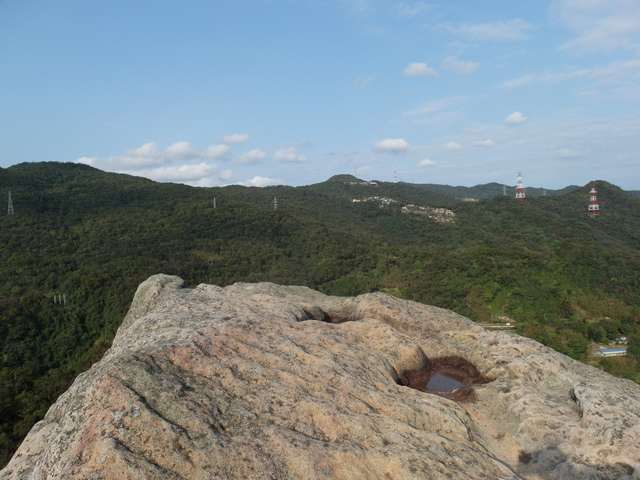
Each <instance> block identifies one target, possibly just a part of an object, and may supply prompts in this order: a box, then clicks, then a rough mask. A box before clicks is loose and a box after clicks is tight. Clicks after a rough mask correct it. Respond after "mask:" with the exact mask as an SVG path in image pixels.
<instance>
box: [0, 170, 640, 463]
mask: <svg viewBox="0 0 640 480" xmlns="http://www.w3.org/2000/svg"><path fill="white" fill-rule="evenodd" d="M596 184H597V188H598V199H599V202H600V208H601V214H600V215H598V216H596V217H592V216H589V215H588V214H587V203H588V199H589V189H590V187H589V185H585V186H582V187H566V189H563V191H557V192H554V193H553V194H551V193H550V192H548V194H547V195H539V196H535V195H531V196H529V195H528V199H527V201H525V202H522V201H518V200H515V199H514V198H512V197H510V196H504V195H502V193H501V192H502V186H500V185H498V184H488V185H489V187H487V186H478V188H477V189H476V193H475V194H477V195H479V193H477V192H481V191H482V192H489V191H495V189H496V188H497V189H499V190H500V192H499V193H498V194H497V196H495V195H494V196H488V197H483V198H481V199H480V200H479V201H473V202H470V201H463V200H462V199H461V198H462V197H466V196H467V193H468V192H467V191H459V192H462V193H463V194H464V195H459V196H458V195H453V194H451V193H447V192H446V191H445V190H446V189H443V191H434V190H432V189H429V188H426V186H425V185H412V184H406V183H389V182H379V181H373V182H367V181H363V180H360V179H357V178H356V177H353V176H350V175H337V176H334V177H332V178H330V179H328V180H327V181H325V182H322V183H318V184H314V185H309V186H304V187H289V186H274V187H265V188H256V187H242V186H237V185H236V186H227V187H216V188H201V187H189V186H186V185H181V184H169V183H156V182H153V181H151V180H147V179H144V178H139V177H132V176H128V175H122V174H114V173H107V172H103V171H100V170H97V169H95V168H92V167H89V166H86V165H79V164H72V163H47V162H45V163H29V164H20V165H16V166H13V167H10V168H7V169H0V185H1V186H3V187H4V192H3V194H4V195H6V191H7V190H11V192H12V199H13V205H14V211H15V213H14V214H13V215H2V216H1V220H0V222H1V227H2V228H0V236H1V240H2V241H1V242H0V252H1V257H0V258H1V260H2V261H1V262H0V278H1V279H3V280H2V281H1V282H0V412H2V415H0V419H1V420H0V461H1V462H3V463H4V462H6V461H7V460H8V458H9V455H10V454H11V452H12V451H13V450H14V449H15V448H16V446H17V444H18V443H19V442H20V441H21V439H22V438H23V437H24V435H26V433H27V432H28V430H29V429H30V428H31V426H32V425H33V423H34V422H36V421H37V420H38V419H39V418H41V417H42V416H43V415H44V413H45V412H46V410H47V408H48V407H49V406H50V405H51V403H52V402H53V401H55V399H56V397H57V396H58V395H59V394H60V393H62V392H63V391H64V390H65V389H66V388H67V387H68V385H69V384H70V382H71V381H72V379H73V378H74V376H75V375H77V374H78V373H80V372H82V371H84V370H86V369H87V368H88V367H89V366H90V365H91V364H92V363H93V362H95V361H96V360H98V359H99V358H100V357H101V355H102V354H103V352H104V351H105V350H106V348H108V346H109V345H110V342H111V339H112V338H113V335H114V334H115V331H116V329H117V328H118V326H119V324H120V322H121V321H122V319H123V317H124V315H125V313H126V311H127V308H128V305H129V302H130V301H131V298H132V296H133V293H134V292H135V288H136V287H137V286H138V284H139V283H141V282H142V281H143V280H145V279H146V278H147V277H149V276H150V275H153V274H155V273H167V274H175V275H179V276H181V277H182V278H183V279H184V280H185V282H186V283H187V285H190V286H195V285H197V284H199V283H211V284H216V285H221V286H225V285H229V284H231V283H234V282H238V281H243V282H257V281H271V282H274V283H280V284H295V285H306V286H309V287H311V288H314V289H318V290H320V291H323V292H325V293H328V294H335V295H356V294H360V293H365V292H369V291H378V290H379V291H384V292H388V293H391V294H394V295H397V296H400V297H403V298H409V299H412V300H416V301H420V302H424V303H428V304H433V305H437V306H441V307H445V308H450V309H453V310H454V311H457V312H458V313H461V314H463V315H465V316H468V317H470V318H472V319H474V320H476V321H480V322H492V321H494V320H495V319H496V318H498V317H508V318H511V319H514V320H515V321H517V322H518V327H517V331H518V332H519V333H522V334H524V335H527V336H530V337H532V338H535V339H537V340H539V341H542V342H543V343H545V344H547V345H549V346H551V347H552V348H555V349H556V350H559V351H561V352H563V353H566V354H568V355H571V356H573V357H574V358H578V359H581V360H583V361H589V362H594V360H593V359H592V358H591V357H589V356H588V351H587V350H588V347H589V344H590V343H591V342H594V341H595V342H600V343H606V342H608V341H610V340H615V338H617V337H618V336H620V335H623V334H624V335H627V336H628V337H629V338H630V339H631V342H632V343H631V344H630V351H631V352H632V353H633V352H634V351H636V345H637V343H634V342H636V340H635V339H636V337H637V336H638V335H640V331H639V319H640V279H639V276H638V272H639V271H640V233H639V232H640V209H639V208H638V207H640V199H639V198H637V197H636V196H634V195H632V194H630V193H628V192H625V191H623V190H621V189H620V188H618V187H616V186H615V185H612V184H610V183H608V182H605V181H600V180H598V181H596ZM449 188H459V187H449ZM463 188H466V187H463ZM474 188H475V187H474ZM450 192H451V191H450ZM527 192H529V189H528V190H527ZM486 195H489V193H486ZM5 198H6V197H5ZM599 365H600V366H601V367H602V368H606V369H608V370H609V371H611V372H612V373H615V374H618V375H624V376H627V377H629V378H632V379H635V380H636V381H638V380H640V377H639V376H638V364H637V361H636V359H635V357H634V356H633V355H632V356H630V357H628V358H624V359H618V360H615V361H614V359H605V360H603V361H601V362H599Z"/></svg>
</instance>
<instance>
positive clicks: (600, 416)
mask: <svg viewBox="0 0 640 480" xmlns="http://www.w3.org/2000/svg"><path fill="white" fill-rule="evenodd" d="M332 322H333V323H332ZM452 355H455V356H461V357H464V358H465V359H467V360H468V361H469V362H471V363H472V364H474V365H475V366H476V367H477V369H478V370H479V371H480V372H481V373H482V375H485V376H487V377H491V378H495V380H494V381H492V382H490V383H485V384H482V385H476V386H474V389H475V398H476V401H474V402H458V401H455V400H451V399H448V398H443V397H441V396H438V395H434V394H431V393H426V392H422V391H418V390H415V389H412V388H408V387H407V386H403V384H406V382H405V381H404V372H407V371H411V370H416V369H420V368H424V367H425V365H429V362H430V359H434V358H437V357H444V356H452ZM134 478H142V479H149V480H154V479H158V480H160V479H162V480H173V479H176V480H178V479H181V480H182V479H196V480H199V479H202V480H205V479H206V480H214V479H220V480H223V479H224V480H228V479H256V480H258V479H262V480H268V479H274V480H275V479H277V480H294V479H305V480H316V479H317V480H320V479H322V480H325V479H326V480H329V479H344V480H347V479H349V480H351V479H358V480H360V479H363V480H367V479H372V480H373V479H376V480H377V479H394V480H411V479H503V480H507V479H532V480H546V479H557V480H560V479H562V480H573V479H580V480H590V479H594V480H595V479H607V480H608V479H611V480H613V479H619V480H631V479H636V480H638V479H640V385H637V384H634V383H632V382H630V381H627V380H622V379H618V378H615V377H612V376H610V375H608V374H606V373H603V372H601V371H599V370H597V369H594V368H592V367H589V366H586V365H583V364H581V363H579V362H576V361H574V360H572V359H570V358H568V357H566V356H563V355H561V354H559V353H557V352H555V351H553V350H551V349H549V348H546V347H544V346H543V345H540V344H539V343H536V342H534V341H532V340H529V339H526V338H523V337H520V336H518V335H515V334H512V333H507V332H496V331H487V330H485V329H483V328H482V327H480V326H478V325H476V324H474V323H473V322H471V321H469V320H467V319H466V318H464V317H461V316H459V315H457V314H455V313H453V312H451V311H448V310H443V309H440V308H436V307H431V306H426V305H422V304H418V303H414V302H410V301H406V300H400V299H397V298H395V297H392V296H388V295H384V294H380V293H375V294H367V295H362V296H359V297H355V298H340V297H329V296H325V295H322V294H320V293H318V292H315V291H313V290H310V289H307V288H304V287H290V286H289V287H286V286H278V285H274V284H269V283H259V284H235V285H232V286H229V287H226V288H220V287H216V286H211V285H200V286H198V287H196V288H195V289H186V288H183V287H182V280H180V279H179V278H178V277H171V276H167V275H156V276H153V277H151V278H150V279H149V280H147V281H146V282H144V283H143V284H142V285H140V287H139V289H138V291H137V293H136V296H135V298H134V301H133V304H132V306H131V309H130V311H129V313H128V315H127V317H126V318H125V320H124V321H123V324H122V326H121V327H120V329H119V331H118V333H117V336H116V338H115V340H114V342H113V345H112V347H111V349H110V350H109V351H108V352H107V353H106V354H105V356H104V358H103V359H102V360H101V361H100V362H98V363H96V364H95V365H94V366H93V367H92V368H91V369H90V370H89V371H87V372H85V373H84V374H82V375H80V376H79V377H78V378H77V380H76V381H75V383H74V384H73V385H72V386H71V388H70V389H69V390H68V391H67V392H66V393H65V394H63V395H62V396H61V397H60V398H59V399H58V401H57V402H56V403H55V404H54V405H53V406H52V407H51V409H50V410H49V412H48V413H47V415H46V417H45V419H44V420H42V421H41V422H39V423H38V424H37V425H36V426H35V427H34V428H33V430H32V431H31V433H30V434H29V435H28V436H27V438H26V439H25V441H24V443H23V444H22V446H21V447H20V449H19V450H18V451H17V452H16V454H15V456H14V458H13V459H12V460H11V462H10V463H9V464H8V465H7V467H6V468H5V469H4V470H2V471H1V472H0V479H2V480H9V479H11V480H18V479H20V480H44V479H94V480H99V479H101V480H111V479H113V480H116V479H117V480H122V479H134Z"/></svg>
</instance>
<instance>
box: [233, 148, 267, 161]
mask: <svg viewBox="0 0 640 480" xmlns="http://www.w3.org/2000/svg"><path fill="white" fill-rule="evenodd" d="M266 157H267V153H266V152H264V151H263V150H260V149H258V148H254V149H253V150H249V151H248V152H245V153H243V154H242V155H240V156H239V157H238V159H237V160H236V161H235V162H234V163H236V164H238V165H256V164H258V163H260V162H261V161H262V160H264V159H265V158H266Z"/></svg>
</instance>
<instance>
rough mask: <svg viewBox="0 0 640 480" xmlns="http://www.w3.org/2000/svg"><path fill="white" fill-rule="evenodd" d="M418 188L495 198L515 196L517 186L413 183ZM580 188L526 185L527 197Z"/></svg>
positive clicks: (447, 193)
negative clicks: (557, 188)
mask: <svg viewBox="0 0 640 480" xmlns="http://www.w3.org/2000/svg"><path fill="white" fill-rule="evenodd" d="M413 185H414V186H415V187H417V188H422V189H425V190H429V191H432V192H438V193H442V194H445V195H450V196H452V197H456V198H472V199H482V198H494V197H497V196H498V195H507V196H510V197H515V188H516V187H515V186H513V185H504V184H500V183H495V182H494V183H485V184H483V185H476V186H474V187H460V186H459V187H451V186H449V185H437V184H433V183H424V184H413ZM577 188H579V187H578V186H577V185H570V186H567V187H564V188H561V189H560V190H550V189H546V188H536V187H526V188H525V191H526V195H527V197H539V196H544V195H562V194H564V193H568V192H571V191H573V190H576V189H577Z"/></svg>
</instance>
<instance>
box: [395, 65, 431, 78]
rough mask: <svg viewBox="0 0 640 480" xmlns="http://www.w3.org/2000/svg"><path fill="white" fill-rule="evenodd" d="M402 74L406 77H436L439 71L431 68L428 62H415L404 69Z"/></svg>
mask: <svg viewBox="0 0 640 480" xmlns="http://www.w3.org/2000/svg"><path fill="white" fill-rule="evenodd" d="M402 74H403V75H404V76H405V77H435V76H436V75H438V72H436V71H435V70H434V69H433V68H430V67H429V65H427V64H426V63H423V62H413V63H410V64H409V65H408V66H407V68H405V69H404V71H403V72H402Z"/></svg>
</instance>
